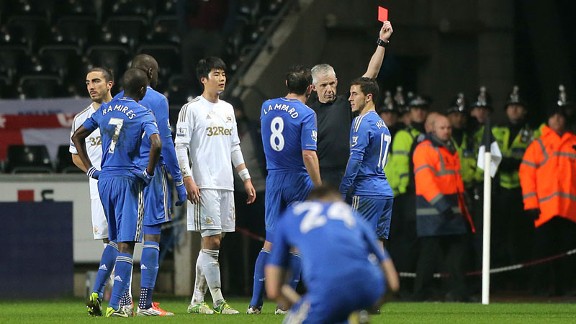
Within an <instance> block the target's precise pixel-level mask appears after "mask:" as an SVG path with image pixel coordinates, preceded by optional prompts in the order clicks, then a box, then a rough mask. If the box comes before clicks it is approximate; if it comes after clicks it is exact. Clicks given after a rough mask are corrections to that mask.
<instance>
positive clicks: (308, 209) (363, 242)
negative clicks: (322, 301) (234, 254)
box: [268, 201, 388, 292]
mask: <svg viewBox="0 0 576 324" xmlns="http://www.w3.org/2000/svg"><path fill="white" fill-rule="evenodd" d="M376 242H377V238H376V235H375V234H374V231H373V230H372V229H370V228H369V227H368V225H367V224H366V223H365V222H364V220H363V219H361V218H360V217H359V216H357V214H356V213H355V212H354V211H353V210H352V208H351V207H350V206H349V205H347V204H346V203H344V202H333V203H330V202H319V201H306V202H301V203H296V204H294V205H292V206H290V207H289V208H288V209H287V210H286V212H285V213H284V214H283V215H282V217H281V218H280V221H279V223H278V226H277V228H276V234H275V236H274V242H272V243H273V244H274V248H273V249H272V255H271V258H270V259H269V262H268V263H269V264H273V265H277V266H280V267H283V268H287V267H288V266H289V251H290V247H296V248H297V249H298V251H300V253H301V255H302V274H303V276H304V281H305V282H306V285H307V286H308V287H309V291H311V292H314V291H317V290H323V289H325V288H326V286H325V283H327V282H333V281H334V278H343V277H346V276H349V275H350V276H354V277H357V276H362V274H364V273H365V271H370V272H374V271H376V272H377V273H378V272H380V270H378V265H377V264H376V263H375V262H372V261H369V257H368V256H369V255H370V254H374V255H375V256H376V258H377V259H378V260H379V261H380V262H381V261H383V260H385V259H387V258H388V255H387V253H386V252H385V251H384V250H382V249H381V248H380V247H379V246H378V245H377V243H376Z"/></svg>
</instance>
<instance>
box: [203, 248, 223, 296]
mask: <svg viewBox="0 0 576 324" xmlns="http://www.w3.org/2000/svg"><path fill="white" fill-rule="evenodd" d="M200 253H201V254H202V257H201V264H202V273H203V274H204V276H205V277H206V282H207V283H208V289H210V295H212V300H213V301H214V305H216V304H217V302H219V301H221V300H223V299H224V297H223V296H222V290H221V286H222V284H221V281H220V264H219V263H218V255H219V254H220V251H218V250H208V249H202V250H201V251H200Z"/></svg>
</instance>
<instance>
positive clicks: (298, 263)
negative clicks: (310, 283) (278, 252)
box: [290, 252, 302, 290]
mask: <svg viewBox="0 0 576 324" xmlns="http://www.w3.org/2000/svg"><path fill="white" fill-rule="evenodd" d="M301 272H302V259H300V255H299V254H296V253H293V252H290V287H292V289H294V290H296V287H298V283H299V282H300V274H301Z"/></svg>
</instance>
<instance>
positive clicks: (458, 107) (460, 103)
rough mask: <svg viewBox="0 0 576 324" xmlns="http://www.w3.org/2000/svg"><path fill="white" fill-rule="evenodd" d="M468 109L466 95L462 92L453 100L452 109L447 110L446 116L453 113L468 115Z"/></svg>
mask: <svg viewBox="0 0 576 324" xmlns="http://www.w3.org/2000/svg"><path fill="white" fill-rule="evenodd" d="M466 108H467V107H466V98H465V97H464V94H463V93H462V92H460V93H459V94H458V95H456V98H454V99H453V100H452V103H451V104H450V107H448V109H446V114H451V113H453V112H459V113H466Z"/></svg>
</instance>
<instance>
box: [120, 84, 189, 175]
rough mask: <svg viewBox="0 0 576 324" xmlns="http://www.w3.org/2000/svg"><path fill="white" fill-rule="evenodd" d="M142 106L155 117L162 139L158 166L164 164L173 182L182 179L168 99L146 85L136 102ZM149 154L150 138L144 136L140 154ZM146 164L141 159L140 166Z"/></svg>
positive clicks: (122, 93) (143, 166) (121, 95)
mask: <svg viewBox="0 0 576 324" xmlns="http://www.w3.org/2000/svg"><path fill="white" fill-rule="evenodd" d="M123 96H124V91H120V93H118V94H117V95H116V96H115V97H114V98H115V99H116V98H122V97H123ZM138 103H139V104H141V105H142V106H144V107H146V108H148V109H150V110H151V111H152V113H153V114H154V117H155V118H156V123H157V125H158V131H159V135H160V140H161V141H162V152H161V155H160V160H159V161H158V167H160V166H162V165H166V168H167V170H168V172H170V174H171V175H172V178H173V179H174V181H175V182H180V181H182V173H181V172H180V167H179V166H178V159H177V158H176V150H175V149H174V141H173V140H172V128H171V126H170V119H169V117H170V116H169V113H170V111H169V106H168V99H166V97H165V96H164V95H163V94H161V93H160V92H158V91H156V90H154V89H152V88H151V87H150V86H148V88H147V90H146V95H144V98H142V100H140V101H139V102H138ZM149 154H150V139H149V138H144V139H143V140H142V146H141V155H142V156H144V157H148V156H149ZM147 165H148V159H147V158H145V159H142V160H141V165H140V166H141V167H142V168H145V167H146V166H147Z"/></svg>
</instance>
